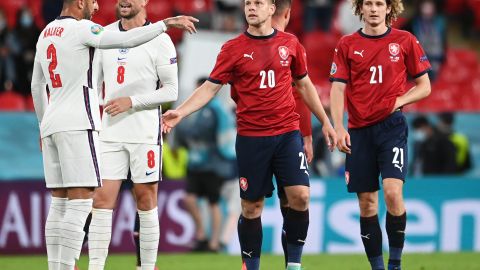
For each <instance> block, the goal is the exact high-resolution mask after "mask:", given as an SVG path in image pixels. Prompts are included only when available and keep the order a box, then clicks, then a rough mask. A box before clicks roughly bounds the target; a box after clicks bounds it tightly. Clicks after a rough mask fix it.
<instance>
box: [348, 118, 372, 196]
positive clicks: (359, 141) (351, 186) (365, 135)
mask: <svg viewBox="0 0 480 270" xmlns="http://www.w3.org/2000/svg"><path fill="white" fill-rule="evenodd" d="M349 134H350V141H351V147H350V149H351V150H352V153H351V154H347V157H346V161H345V182H346V184H347V189H348V192H356V193H359V192H373V191H377V190H379V189H380V184H379V180H378V176H379V168H378V164H377V153H376V150H375V144H374V141H373V137H372V136H373V132H372V128H371V127H367V128H360V129H350V130H349Z"/></svg>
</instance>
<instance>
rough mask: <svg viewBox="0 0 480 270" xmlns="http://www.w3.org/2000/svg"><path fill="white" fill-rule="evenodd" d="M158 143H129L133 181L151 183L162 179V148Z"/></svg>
mask: <svg viewBox="0 0 480 270" xmlns="http://www.w3.org/2000/svg"><path fill="white" fill-rule="evenodd" d="M161 147H162V146H161V145H156V144H128V145H127V148H128V151H129V153H130V172H131V175H132V181H133V183H135V184H137V183H151V182H158V181H161V179H162V149H161Z"/></svg>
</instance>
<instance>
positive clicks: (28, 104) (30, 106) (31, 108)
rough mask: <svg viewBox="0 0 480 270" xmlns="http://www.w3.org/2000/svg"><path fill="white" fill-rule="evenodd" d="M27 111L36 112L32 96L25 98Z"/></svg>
mask: <svg viewBox="0 0 480 270" xmlns="http://www.w3.org/2000/svg"><path fill="white" fill-rule="evenodd" d="M25 109H26V110H27V111H29V112H34V111H35V106H34V105H33V98H32V96H31V95H28V96H27V97H25Z"/></svg>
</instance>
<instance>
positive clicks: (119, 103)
mask: <svg viewBox="0 0 480 270" xmlns="http://www.w3.org/2000/svg"><path fill="white" fill-rule="evenodd" d="M130 108H132V100H131V99H130V98H129V97H120V98H116V99H112V100H110V101H109V102H107V104H105V109H104V110H103V111H104V112H106V113H108V114H109V115H110V116H115V115H117V114H119V113H123V112H126V111H128V110H130Z"/></svg>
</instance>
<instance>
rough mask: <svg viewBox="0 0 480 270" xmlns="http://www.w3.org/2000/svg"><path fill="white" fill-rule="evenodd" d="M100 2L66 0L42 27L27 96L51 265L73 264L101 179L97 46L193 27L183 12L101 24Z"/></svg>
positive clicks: (120, 44) (119, 45) (132, 42)
mask: <svg viewBox="0 0 480 270" xmlns="http://www.w3.org/2000/svg"><path fill="white" fill-rule="evenodd" d="M97 10H98V4H97V2H96V0H64V1H63V9H62V12H61V14H60V17H58V18H57V19H56V20H54V21H53V22H51V23H49V24H48V25H47V26H46V27H45V29H44V30H43V31H42V33H41V34H40V36H39V39H38V42H37V53H36V55H35V62H34V68H33V75H32V96H33V100H34V105H35V111H36V113H37V117H38V121H39V124H40V136H41V145H42V148H43V160H44V170H45V181H46V185H47V188H49V189H51V192H52V200H51V205H50V209H49V213H48V217H47V222H46V225H45V238H46V244H47V256H48V268H49V269H50V270H51V269H62V270H63V269H73V268H74V265H75V259H78V258H79V257H80V250H81V246H82V241H83V237H84V232H83V226H84V224H85V220H86V218H87V216H88V214H89V213H90V211H91V209H92V196H93V191H94V188H95V187H99V186H101V177H100V167H101V166H99V165H100V164H99V162H98V161H99V160H98V159H99V158H98V154H97V153H98V150H99V149H98V148H97V147H98V145H99V141H98V130H99V128H100V112H99V106H98V94H97V89H95V88H96V86H97V78H96V76H94V74H96V70H94V69H95V66H94V65H93V59H94V55H95V48H101V49H110V48H131V47H134V46H138V45H141V44H143V43H145V42H148V41H150V40H152V39H154V38H155V37H157V36H159V35H161V34H162V33H163V32H165V30H166V29H167V28H169V27H177V28H181V29H184V30H186V31H188V32H190V33H192V32H195V31H196V30H195V26H194V24H193V23H194V22H196V21H197V20H196V19H195V18H192V17H188V16H179V17H175V18H167V19H165V20H163V21H160V22H157V23H153V24H151V25H148V26H145V27H141V28H137V29H134V30H132V31H128V32H119V31H110V30H105V29H104V28H103V27H102V26H100V25H97V24H95V23H93V22H92V21H90V19H91V17H92V15H93V13H95V12H96V11H97ZM46 90H48V91H49V95H50V96H49V97H48V94H47V91H46Z"/></svg>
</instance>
